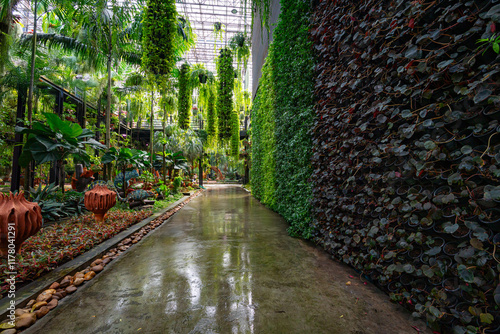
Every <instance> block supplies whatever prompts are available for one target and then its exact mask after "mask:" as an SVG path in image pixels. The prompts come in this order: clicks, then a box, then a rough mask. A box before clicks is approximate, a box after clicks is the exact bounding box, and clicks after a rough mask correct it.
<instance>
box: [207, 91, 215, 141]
mask: <svg viewBox="0 0 500 334" xmlns="http://www.w3.org/2000/svg"><path fill="white" fill-rule="evenodd" d="M215 99H216V95H215V87H214V86H209V90H208V98H207V135H208V141H207V142H208V145H209V146H211V147H215V146H216V143H217V115H216V113H215Z"/></svg>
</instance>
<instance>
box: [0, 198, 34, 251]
mask: <svg viewBox="0 0 500 334" xmlns="http://www.w3.org/2000/svg"><path fill="white" fill-rule="evenodd" d="M9 228H11V229H12V228H14V230H13V231H12V230H9ZM40 228H42V210H41V209H40V207H39V206H38V204H37V203H34V202H28V201H27V200H26V198H24V194H23V192H20V193H18V194H16V195H13V194H12V193H10V195H4V194H0V255H1V256H7V254H9V232H11V235H10V236H11V237H12V232H14V236H13V237H14V246H15V247H14V251H15V253H16V254H17V253H18V252H19V249H20V248H21V245H22V243H23V242H24V241H25V240H26V239H28V238H29V237H31V236H32V235H34V234H35V233H37V232H38V231H39V230H40ZM11 247H12V246H11ZM11 255H12V251H11Z"/></svg>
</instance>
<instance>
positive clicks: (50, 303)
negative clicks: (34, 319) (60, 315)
mask: <svg viewBox="0 0 500 334" xmlns="http://www.w3.org/2000/svg"><path fill="white" fill-rule="evenodd" d="M58 304H59V301H58V300H57V299H52V300H51V301H50V302H49V303H48V304H47V307H48V308H49V310H52V309H53V308H56V306H57V305H58Z"/></svg>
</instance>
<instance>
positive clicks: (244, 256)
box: [25, 187, 424, 334]
mask: <svg viewBox="0 0 500 334" xmlns="http://www.w3.org/2000/svg"><path fill="white" fill-rule="evenodd" d="M286 227H287V225H286V223H285V222H284V221H283V220H282V219H281V218H280V217H279V216H278V215H277V214H275V213H274V212H271V211H270V210H268V209H266V208H265V207H264V206H262V205H261V204H260V203H259V202H258V201H257V200H255V199H254V198H253V197H251V196H250V195H249V194H248V193H247V192H246V191H244V190H243V189H241V188H239V187H211V188H209V189H208V190H207V191H205V192H204V193H203V195H201V196H199V197H197V198H196V199H194V200H193V201H191V202H190V203H189V204H188V205H186V206H185V207H184V208H183V209H182V210H180V211H179V212H178V213H177V214H176V215H174V216H173V217H172V218H171V219H170V220H169V221H168V222H167V223H165V224H163V225H162V226H161V227H160V228H158V229H157V230H156V231H155V232H154V233H151V234H150V235H149V236H148V237H146V238H144V239H143V241H141V242H140V243H139V244H137V245H136V246H135V247H134V248H133V249H131V251H130V252H128V253H126V254H124V255H123V256H122V257H120V258H118V259H117V260H116V261H114V262H113V263H111V264H110V265H109V266H108V267H107V268H106V270H105V271H104V272H102V273H101V274H99V276H98V277H97V278H96V279H94V280H92V281H90V282H89V283H87V285H86V286H84V287H83V288H82V289H79V290H78V292H77V294H76V295H73V296H71V297H68V298H66V299H64V300H62V302H61V304H60V305H59V307H57V308H56V309H55V310H53V311H52V312H50V313H49V314H48V315H47V316H46V317H44V318H43V319H41V320H40V321H39V322H37V323H36V324H35V325H34V326H33V327H32V328H30V329H29V330H28V331H26V332H25V333H64V334H66V333H72V334H79V333H120V334H122V333H204V334H205V333H221V334H222V333H287V334H288V333H307V334H309V333H311V334H317V333H342V334H346V333H357V334H362V333H363V334H364V333H367V334H368V333H377V334H379V333H391V334H394V333H404V334H407V333H416V331H415V330H414V329H413V328H412V327H411V325H415V324H414V323H412V322H411V317H410V315H409V313H407V312H403V311H402V310H401V309H400V308H399V307H397V306H396V305H393V304H391V303H390V302H389V301H388V297H387V296H386V295H384V294H382V293H380V292H378V291H377V290H376V289H375V288H374V287H371V286H369V285H368V286H365V285H363V284H362V282H361V281H360V280H359V279H358V278H350V277H349V275H353V274H354V272H352V271H351V270H350V269H349V268H346V267H344V266H342V265H340V264H337V263H335V262H333V261H332V260H330V259H329V258H328V256H327V255H326V254H324V253H323V252H322V251H320V250H318V249H316V248H315V247H313V246H311V245H308V244H307V243H305V242H303V241H300V240H298V239H293V238H290V237H289V236H288V235H287V234H286ZM354 275H355V274H354ZM347 281H352V284H351V285H349V286H347V285H346V282H347ZM419 326H420V325H419ZM419 328H420V329H422V330H423V329H424V328H422V327H419Z"/></svg>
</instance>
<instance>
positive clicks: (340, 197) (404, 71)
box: [277, 0, 500, 334]
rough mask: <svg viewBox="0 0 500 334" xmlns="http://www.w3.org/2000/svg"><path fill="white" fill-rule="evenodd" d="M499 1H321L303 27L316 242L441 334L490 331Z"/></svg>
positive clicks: (498, 240)
mask: <svg viewBox="0 0 500 334" xmlns="http://www.w3.org/2000/svg"><path fill="white" fill-rule="evenodd" d="M495 2H496V1H465V0H462V1H439V2H430V1H429V2H426V1H404V0H397V1H390V0H382V1H380V0H364V1H356V2H353V1H347V0H338V1H328V2H327V1H322V2H321V3H319V5H318V7H317V8H316V10H315V13H314V16H313V26H312V27H311V30H310V31H311V36H312V38H313V39H314V49H315V50H316V52H317V54H318V57H319V60H318V65H317V67H316V71H317V72H316V73H317V78H316V82H315V88H316V90H315V94H316V97H317V101H318V102H317V104H316V107H315V112H316V117H315V123H314V127H313V131H312V135H313V155H312V162H313V171H314V172H313V175H312V177H311V180H312V183H313V193H314V197H313V202H312V203H313V207H314V212H313V213H314V222H313V225H314V228H315V229H314V236H313V239H314V240H315V241H316V242H317V243H319V244H321V245H322V246H323V247H324V248H325V249H326V250H327V251H328V252H330V253H331V254H332V255H333V256H334V257H335V258H337V259H339V260H340V261H343V262H345V263H347V264H349V265H351V266H353V267H354V268H356V269H357V270H359V272H360V275H362V276H363V277H364V278H365V279H367V280H370V281H372V282H374V283H375V284H377V285H378V286H379V287H380V288H381V289H383V290H384V291H386V292H387V293H388V294H389V295H390V297H391V299H392V300H393V301H394V302H397V303H400V304H401V305H404V306H405V307H406V308H408V309H410V310H411V311H412V313H413V315H414V316H415V317H419V318H422V319H424V320H425V321H426V322H427V323H428V324H429V326H431V327H432V328H433V329H434V330H435V331H437V332H440V333H454V334H465V333H500V311H499V307H500V284H499V282H500V281H499V272H500V260H499V257H500V256H499V255H498V248H499V246H500V233H499V232H500V207H499V200H500V154H498V153H499V152H500V127H499V126H498V125H499V121H500V112H499V105H500V89H499V86H498V82H499V81H500V64H499V58H498V54H497V52H496V51H498V49H499V48H498V45H497V46H495V45H494V42H486V43H478V40H480V39H483V40H486V41H494V40H495V39H496V36H498V32H497V24H498V23H499V22H500V5H498V4H496V5H495V4H494V3H495ZM495 48H496V49H497V50H496V51H495ZM277 123H278V122H277ZM495 253H497V254H496V256H495Z"/></svg>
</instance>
